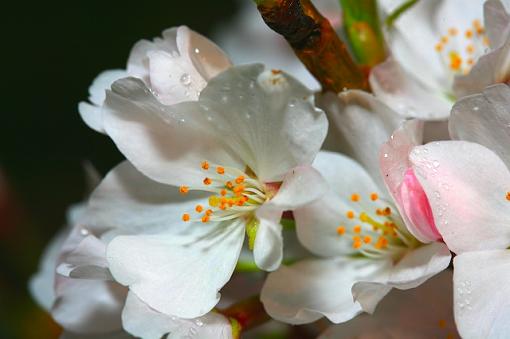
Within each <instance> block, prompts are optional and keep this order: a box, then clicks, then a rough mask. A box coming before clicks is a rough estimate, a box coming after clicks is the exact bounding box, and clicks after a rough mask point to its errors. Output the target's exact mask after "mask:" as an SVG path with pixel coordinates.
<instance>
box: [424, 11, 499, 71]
mask: <svg viewBox="0 0 510 339" xmlns="http://www.w3.org/2000/svg"><path fill="white" fill-rule="evenodd" d="M461 46H465V47H462V49H459V47H461ZM488 46H489V39H488V37H487V35H486V34H485V28H484V27H483V26H482V24H481V22H480V20H474V21H473V22H472V25H471V26H470V27H469V28H467V29H466V30H464V34H463V35H459V30H458V29H457V28H455V27H451V28H449V29H448V33H447V34H445V35H443V36H441V37H440V38H439V41H438V42H437V43H436V44H435V46H434V49H435V50H436V51H437V52H438V53H440V54H441V58H442V60H443V62H444V63H445V65H446V67H448V68H449V69H450V70H451V71H452V72H453V73H454V74H457V73H463V74H467V73H469V71H470V70H471V67H472V66H473V65H474V63H475V61H476V59H477V58H478V57H480V56H481V55H482V54H483V53H484V50H485V48H487V47H488ZM443 52H444V53H443Z"/></svg>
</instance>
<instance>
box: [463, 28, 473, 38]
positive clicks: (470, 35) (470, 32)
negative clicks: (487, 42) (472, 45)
mask: <svg viewBox="0 0 510 339" xmlns="http://www.w3.org/2000/svg"><path fill="white" fill-rule="evenodd" d="M464 34H465V36H466V38H468V39H471V38H472V37H473V31H472V30H470V29H467V30H466V32H465V33H464Z"/></svg>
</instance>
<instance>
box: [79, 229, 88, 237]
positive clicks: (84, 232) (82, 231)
mask: <svg viewBox="0 0 510 339" xmlns="http://www.w3.org/2000/svg"><path fill="white" fill-rule="evenodd" d="M80 234H81V235H83V236H86V235H89V230H87V229H85V228H82V229H80Z"/></svg>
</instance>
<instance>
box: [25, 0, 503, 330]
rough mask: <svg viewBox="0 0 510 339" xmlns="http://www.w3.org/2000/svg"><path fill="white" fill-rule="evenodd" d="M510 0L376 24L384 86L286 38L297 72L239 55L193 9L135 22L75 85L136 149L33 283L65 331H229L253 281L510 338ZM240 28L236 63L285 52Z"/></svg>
mask: <svg viewBox="0 0 510 339" xmlns="http://www.w3.org/2000/svg"><path fill="white" fill-rule="evenodd" d="M402 2H404V1H397V0H380V1H378V4H379V7H380V10H381V16H382V17H383V18H384V17H385V16H387V15H389V14H390V13H393V12H394V11H395V9H396V8H398V7H399V6H401V5H402ZM334 3H335V4H336V1H335V2H334ZM323 5H324V2H323ZM327 8H328V11H330V12H331V13H336V12H335V7H327ZM509 10H510V3H508V1H505V0H487V1H482V0H420V1H418V2H417V3H416V4H414V5H413V6H412V7H410V8H409V9H408V10H407V11H405V12H404V13H402V14H401V15H400V17H398V19H397V20H395V22H394V23H393V25H392V26H387V27H386V26H385V27H384V35H385V39H386V42H387V45H388V50H389V57H388V59H387V60H386V61H384V62H383V63H381V64H379V65H377V66H376V67H374V68H372V70H371V73H370V76H369V82H370V87H371V90H372V93H368V92H364V91H361V90H346V91H343V92H341V93H338V94H337V93H331V92H321V91H320V89H319V88H317V86H318V85H317V83H316V82H310V81H309V80H310V76H309V75H308V74H305V75H304V77H303V76H302V74H304V71H303V70H304V69H303V68H302V66H299V65H297V66H299V68H296V67H297V66H296V61H295V59H292V58H293V56H291V55H290V54H287V53H283V52H278V53H280V54H278V56H277V57H275V58H277V59H275V60H277V61H275V62H278V63H280V64H281V65H283V66H282V68H283V69H284V70H283V71H282V70H280V69H276V68H274V66H272V65H271V66H270V67H265V66H263V65H262V64H251V63H250V64H233V63H232V62H231V61H230V59H229V56H228V55H227V54H226V53H225V52H224V51H223V50H222V49H220V48H219V47H218V46H217V45H215V44H214V43H213V42H211V41H210V40H208V39H207V38H205V37H204V36H202V35H200V34H199V33H196V32H194V31H192V30H191V29H189V28H188V27H185V26H180V27H174V28H170V29H167V30H165V31H163V33H162V36H161V37H158V38H155V39H154V40H151V41H148V40H142V41H139V42H138V43H136V44H135V45H134V46H133V48H132V50H131V52H130V54H129V58H128V62H127V66H126V69H123V70H110V71H106V72H104V73H101V74H100V75H99V76H98V77H97V78H96V79H95V80H94V82H93V83H92V86H91V87H90V97H89V102H82V103H80V104H79V112H80V115H81V117H82V118H83V120H84V121H85V123H86V124H87V125H88V126H90V127H91V128H92V129H94V130H96V131H97V132H99V133H102V134H104V135H105V136H107V137H109V138H111V140H112V141H113V142H114V143H115V145H116V146H117V148H118V149H119V151H120V152H121V153H122V154H123V155H124V156H125V158H126V160H125V161H123V162H122V163H120V164H119V165H118V166H117V167H115V168H113V169H112V170H111V171H110V172H109V173H108V174H107V175H106V177H105V178H104V179H102V180H101V181H100V182H98V183H97V187H95V188H94V190H93V192H92V193H91V195H90V197H88V198H87V200H86V201H85V202H84V203H83V204H81V205H80V206H77V207H75V208H73V209H72V210H71V212H70V213H69V226H68V228H67V229H65V230H63V231H62V233H61V234H60V235H59V236H58V237H57V238H56V239H55V240H54V242H53V243H52V245H51V246H50V247H49V248H48V251H47V253H46V255H45V257H44V258H43V261H42V264H41V268H40V272H39V273H38V274H37V275H36V276H35V277H34V278H33V280H32V281H31V290H32V292H33V294H34V296H35V298H36V299H37V300H38V301H39V303H40V304H41V305H43V306H44V307H45V308H47V309H48V310H49V311H50V312H51V314H52V316H53V318H54V319H55V320H56V321H57V322H58V323H59V324H60V325H61V326H62V327H63V328H64V334H63V337H64V338H131V337H140V338H144V339H145V338H146V339H159V338H162V337H166V338H172V339H175V338H213V339H214V338H224V339H227V338H237V337H238V336H239V331H241V332H242V334H243V336H244V332H243V331H242V330H243V329H242V324H241V323H239V319H235V318H232V317H230V316H228V315H226V314H225V313H224V312H222V310H223V309H225V307H228V305H232V304H235V303H236V302H239V301H242V300H243V299H245V298H247V297H248V296H250V295H259V296H260V301H261V302H262V304H263V306H264V309H265V312H266V313H267V314H268V315H269V316H270V317H271V318H272V319H274V320H277V321H279V322H283V323H286V324H292V325H303V324H310V323H314V322H317V321H319V320H320V319H321V318H324V319H326V320H324V319H323V320H322V323H324V321H328V322H329V323H331V326H329V327H328V328H327V329H326V330H325V331H322V333H321V334H320V338H457V337H462V338H508V337H510V251H509V250H508V249H509V248H510V171H509V167H508V166H510V87H509V85H508V83H507V82H508V80H509V79H510V16H509V12H508V11H509ZM249 13H251V15H253V16H256V15H257V13H256V12H255V13H253V12H249ZM338 13H340V9H339V8H338ZM329 18H330V19H332V18H333V17H332V16H329ZM257 19H260V17H258V16H257ZM332 20H333V19H332ZM334 20H340V16H338V17H336V19H334ZM250 25H252V23H250ZM258 25H263V23H262V22H261V20H259V22H258ZM338 25H339V26H340V24H338ZM252 26H253V25H252ZM261 27H263V26H261ZM227 30H228V35H224V36H223V37H222V38H221V39H220V40H222V41H224V44H225V45H228V46H229V50H231V51H232V55H233V56H234V57H235V58H234V59H236V58H237V59H239V60H237V61H247V60H246V59H247V58H256V56H257V55H258V54H261V55H264V58H265V59H270V58H271V55H272V53H276V51H281V50H280V49H279V47H278V46H279V45H278V44H279V43H280V40H276V35H271V33H270V32H267V31H260V32H258V33H253V34H252V35H250V40H242V39H241V38H239V37H237V38H236V37H235V35H236V34H242V30H241V31H237V30H236V28H235V27H234V28H230V29H227ZM233 36H234V37H233ZM232 39H234V40H232ZM235 39H237V40H235ZM228 41H230V43H228ZM233 41H238V42H239V41H244V45H243V47H242V49H241V47H239V48H240V53H239V54H236V52H235V49H236V43H232V42H233ZM249 41H254V43H253V44H252V45H253V46H251V48H252V50H251V51H252V52H250V44H251V42H250V43H248V42H249ZM276 41H277V42H276ZM257 53H258V54H257ZM285 60H288V62H286V61H285ZM250 61H251V60H250ZM268 62H269V63H271V61H268ZM286 65H287V66H289V67H288V69H285V66H286ZM294 66H296V67H294ZM293 72H295V73H296V76H297V77H296V78H295V77H293ZM297 78H300V79H304V81H305V82H306V84H302V83H301V82H300V81H299V80H297ZM307 86H309V87H312V89H309V88H308V87H307ZM284 225H286V226H285V227H284ZM452 253H453V254H454V255H452ZM452 257H453V264H452V265H450V264H451V261H452ZM452 266H453V270H452ZM245 270H251V271H256V272H257V273H254V274H249V275H246V276H244V275H242V274H241V275H239V272H241V271H245ZM264 272H265V273H264ZM363 313H368V314H363ZM249 333H250V332H247V335H249Z"/></svg>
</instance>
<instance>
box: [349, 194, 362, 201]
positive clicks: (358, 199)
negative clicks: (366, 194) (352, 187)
mask: <svg viewBox="0 0 510 339" xmlns="http://www.w3.org/2000/svg"><path fill="white" fill-rule="evenodd" d="M360 199H361V197H360V195H359V194H357V193H353V194H352V195H351V201H354V202H358V201H360Z"/></svg>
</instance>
